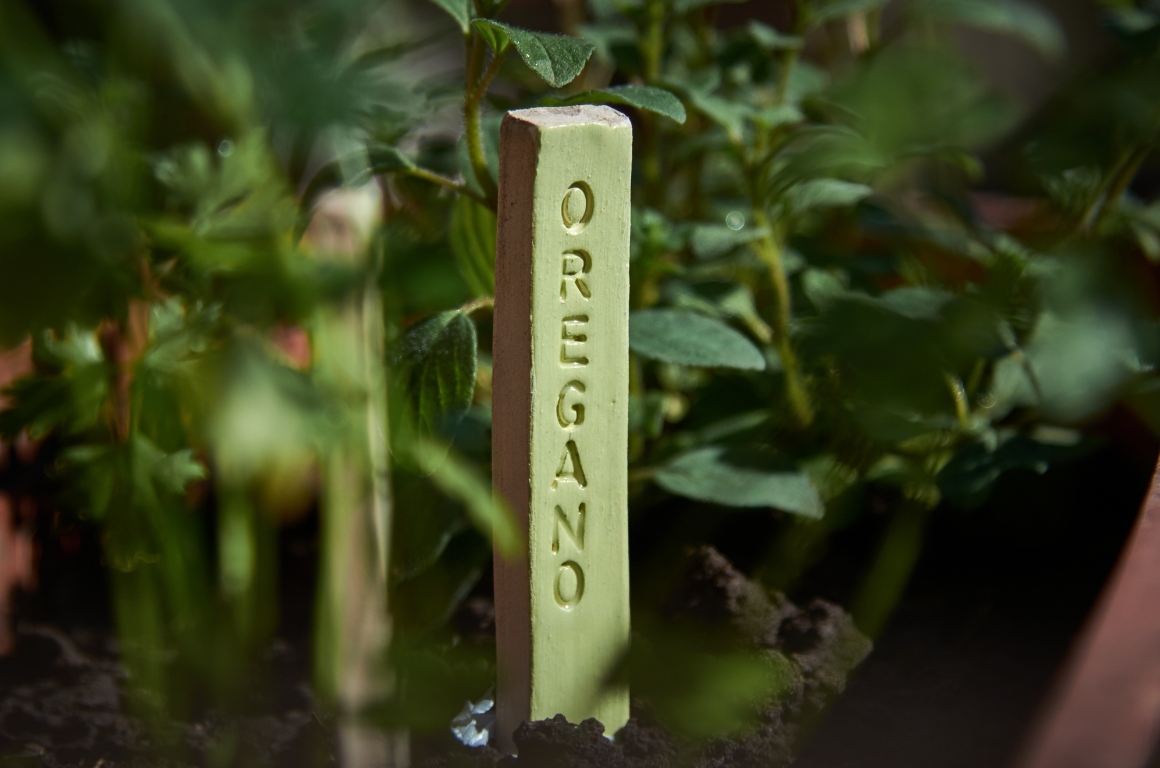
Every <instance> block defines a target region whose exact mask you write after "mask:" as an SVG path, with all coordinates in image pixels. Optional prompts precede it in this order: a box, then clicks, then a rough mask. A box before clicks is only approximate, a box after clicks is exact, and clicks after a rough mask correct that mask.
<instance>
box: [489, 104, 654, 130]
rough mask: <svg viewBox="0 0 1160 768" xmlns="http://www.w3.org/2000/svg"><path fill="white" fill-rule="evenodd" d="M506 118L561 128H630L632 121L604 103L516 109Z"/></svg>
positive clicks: (505, 117)
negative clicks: (599, 126)
mask: <svg viewBox="0 0 1160 768" xmlns="http://www.w3.org/2000/svg"><path fill="white" fill-rule="evenodd" d="M504 119H505V120H518V121H519V122H521V123H526V124H528V125H531V126H535V127H536V128H541V129H543V128H559V127H562V126H566V125H586V124H590V123H603V124H605V125H607V126H608V127H609V128H630V129H631V127H632V121H631V120H629V119H628V117H627V116H626V115H625V114H624V113H622V112H618V111H616V110H615V109H613V108H612V107H606V106H604V105H603V104H579V105H577V106H572V107H534V108H532V109H515V110H512V111H511V112H508V113H507V115H505V116H504Z"/></svg>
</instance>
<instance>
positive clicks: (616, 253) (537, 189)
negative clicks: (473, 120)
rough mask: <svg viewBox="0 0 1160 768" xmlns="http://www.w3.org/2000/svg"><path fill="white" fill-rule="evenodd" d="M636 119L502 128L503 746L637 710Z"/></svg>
mask: <svg viewBox="0 0 1160 768" xmlns="http://www.w3.org/2000/svg"><path fill="white" fill-rule="evenodd" d="M631 168H632V125H631V123H630V122H629V120H628V118H626V117H625V116H624V115H622V114H621V113H619V112H617V111H616V110H614V109H610V108H608V107H597V106H582V107H555V108H546V109H525V110H519V111H515V112H509V113H508V114H507V116H506V117H505V118H504V121H503V127H502V129H501V132H500V180H499V232H498V237H497V248H496V307H495V337H494V338H495V340H494V345H493V351H494V390H493V391H494V395H493V432H492V435H493V437H492V448H493V457H492V462H493V465H492V466H493V470H492V471H493V480H494V483H495V487H496V490H497V492H499V493H500V494H502V495H503V497H504V498H505V499H506V500H507V501H508V503H509V504H510V505H511V507H512V509H513V510H514V511H515V514H516V517H517V519H519V520H520V521H521V523H522V525H523V527H524V531H525V533H526V541H527V543H528V551H527V553H526V554H525V555H524V556H523V557H522V558H520V559H518V560H514V561H512V560H505V559H504V558H502V557H501V556H500V555H499V553H498V552H497V554H496V558H495V595H496V597H495V603H496V628H497V644H498V648H497V651H498V664H499V670H498V672H499V680H498V688H497V698H496V701H497V710H498V712H497V714H498V720H499V722H498V731H499V734H498V736H499V740H500V743H501V745H504V746H509V747H510V744H511V734H512V732H513V731H514V730H515V728H516V727H517V726H518V725H519V724H520V722H521V721H522V720H525V719H531V720H539V719H543V718H548V717H553V716H555V715H556V714H563V715H564V716H565V717H567V718H568V719H569V720H570V721H572V722H580V721H581V720H583V719H585V718H588V717H595V718H597V719H598V720H600V721H601V722H602V723H603V724H604V727H605V732H606V733H608V734H612V733H615V732H616V731H617V730H618V729H620V727H621V726H623V725H624V723H625V722H626V721H627V720H628V690H627V688H626V687H623V686H615V687H609V685H608V680H607V678H608V675H609V673H610V672H611V671H612V668H613V667H614V666H615V665H616V663H617V662H618V661H619V660H620V659H621V657H622V655H623V654H624V652H625V651H626V650H627V648H628V639H629V609H628V498H627V482H628V481H627V465H628V456H627V451H628V248H629V231H630V224H631V213H630V202H629V181H630V176H631Z"/></svg>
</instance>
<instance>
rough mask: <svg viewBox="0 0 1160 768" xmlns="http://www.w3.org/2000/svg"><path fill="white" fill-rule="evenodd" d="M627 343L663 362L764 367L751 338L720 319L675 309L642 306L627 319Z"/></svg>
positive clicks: (724, 366) (761, 368) (763, 358)
mask: <svg viewBox="0 0 1160 768" xmlns="http://www.w3.org/2000/svg"><path fill="white" fill-rule="evenodd" d="M628 339H629V346H630V347H632V350H633V351H634V352H636V353H637V354H640V355H644V356H645V357H649V358H652V359H654V360H660V361H662V362H665V363H676V364H677V365H691V366H696V367H699V368H739V369H741V370H746V371H762V370H765V357H764V356H763V355H762V354H761V350H759V349H758V348H757V347H756V346H754V344H753V342H751V341H750V340H749V339H747V338H745V336H743V335H741V334H740V333H738V332H737V331H735V330H733V329H732V328H730V327H729V326H728V325H726V324H725V323H723V322H721V321H720V320H714V319H712V318H709V317H705V316H704V315H699V314H697V313H695V312H688V311H685V310H679V309H645V310H640V311H638V312H633V313H632V314H631V315H630V316H629V319H628Z"/></svg>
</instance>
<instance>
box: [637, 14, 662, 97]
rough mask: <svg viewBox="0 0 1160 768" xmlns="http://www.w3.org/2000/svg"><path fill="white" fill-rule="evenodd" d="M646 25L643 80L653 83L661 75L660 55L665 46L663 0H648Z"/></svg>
mask: <svg viewBox="0 0 1160 768" xmlns="http://www.w3.org/2000/svg"><path fill="white" fill-rule="evenodd" d="M645 17H646V19H647V21H646V23H647V26H646V28H645V34H644V45H643V50H642V51H641V53H642V54H644V56H643V58H644V71H643V74H644V81H645V83H646V84H649V85H651V84H653V83H655V82H656V81H657V80H658V79H659V78H660V76H661V57H662V56H663V54H664V47H665V4H664V0H648V5H646V6H645Z"/></svg>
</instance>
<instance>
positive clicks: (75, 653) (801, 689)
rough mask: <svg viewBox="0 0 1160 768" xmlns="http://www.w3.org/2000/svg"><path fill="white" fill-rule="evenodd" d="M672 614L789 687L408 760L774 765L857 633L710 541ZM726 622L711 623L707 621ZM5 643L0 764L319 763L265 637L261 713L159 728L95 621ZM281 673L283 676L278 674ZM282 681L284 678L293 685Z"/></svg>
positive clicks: (846, 621) (505, 764)
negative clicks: (683, 719) (608, 728)
mask: <svg viewBox="0 0 1160 768" xmlns="http://www.w3.org/2000/svg"><path fill="white" fill-rule="evenodd" d="M664 614H665V619H666V620H667V621H669V622H671V623H672V624H673V625H674V626H685V627H686V628H694V627H697V628H701V629H704V630H710V629H712V630H714V637H715V638H716V639H717V642H722V643H725V644H727V645H729V646H732V647H736V648H748V649H750V650H752V651H754V652H758V653H770V654H774V653H776V654H781V655H782V656H784V657H785V658H787V659H789V661H790V663H791V664H792V667H793V669H794V670H795V672H796V675H797V679H796V683H795V684H794V685H792V686H790V687H789V690H788V691H786V690H784V689H779V690H776V691H770V692H769V695H768V697H767V700H766V702H765V703H764V704H762V705H761V712H760V716H759V717H758V718H757V719H756V721H755V722H754V723H753V724H752V725H751V726H750V727H749V728H748V729H747V731H746V732H744V733H742V734H740V735H739V736H737V737H736V738H731V739H717V740H714V741H711V742H708V743H705V742H692V741H688V740H684V739H681V738H679V737H677V736H675V735H674V734H672V733H671V732H670V731H668V730H666V729H665V728H664V727H663V726H661V725H659V724H658V723H657V721H656V719H655V718H654V717H653V715H652V714H651V713H650V711H649V707H648V704H647V702H640V701H638V702H635V703H634V709H635V713H634V717H633V718H632V720H630V722H629V723H628V725H626V726H625V727H624V728H623V729H622V730H621V731H620V732H619V733H618V734H617V736H616V739H615V740H612V739H608V738H606V737H605V736H604V726H603V725H601V724H600V723H599V722H597V721H596V720H586V721H584V722H583V723H580V724H573V723H569V722H567V721H566V720H564V718H563V717H562V716H557V717H555V718H552V719H550V720H541V721H537V722H531V723H529V722H525V723H523V724H522V725H521V726H520V727H519V729H518V730H517V731H516V733H515V736H514V741H515V743H516V746H517V748H518V753H519V756H518V757H513V756H506V755H504V754H503V753H501V752H499V751H498V750H496V749H493V748H490V747H483V748H475V749H473V748H469V747H465V746H463V745H462V744H460V743H459V742H458V741H456V740H454V739H453V738H452V737H451V735H450V733H449V732H444V733H442V734H438V735H435V736H428V737H423V736H418V735H416V737H415V739H414V749H415V760H414V764H415V765H416V766H417V767H418V768H453V767H454V768H485V767H486V768H525V767H531V768H678V767H683V766H689V768H726V767H730V768H781V767H782V766H787V765H789V764H790V762H791V760H792V745H793V743H794V740H795V736H796V734H797V733H798V731H799V730H800V728H801V726H802V724H803V723H806V722H808V721H809V720H810V719H812V718H813V717H815V716H816V714H817V713H818V712H819V711H820V710H821V708H822V707H823V706H824V704H825V703H826V702H827V701H828V700H830V699H831V698H832V697H833V696H835V695H836V694H837V693H839V692H840V691H841V690H842V688H843V687H844V686H845V682H846V676H847V675H848V673H849V672H850V671H851V670H852V669H853V668H854V667H855V666H856V665H857V664H858V663H859V662H860V661H861V660H862V659H863V658H864V657H865V656H866V654H867V653H868V652H869V650H870V643H869V641H868V640H866V638H865V637H863V636H862V635H861V634H859V633H858V631H857V630H856V629H855V628H854V626H853V623H852V621H851V620H850V618H849V616H847V615H846V614H845V613H844V612H843V611H842V610H841V609H840V608H838V607H837V606H835V605H833V604H832V603H827V602H825V601H823V600H815V601H814V602H813V603H811V604H810V605H809V606H807V607H806V608H799V607H798V606H796V605H794V604H792V603H790V602H789V601H788V600H786V599H784V598H783V597H781V596H778V595H772V596H771V595H768V594H767V593H766V592H765V590H764V589H762V588H761V587H760V586H759V585H757V584H756V583H754V582H752V581H750V580H749V579H747V578H745V576H744V575H742V574H741V573H740V572H739V571H737V570H736V569H735V568H734V567H733V566H732V564H730V562H729V561H728V560H727V559H726V558H725V557H724V556H723V555H721V554H720V553H719V552H718V551H717V550H715V549H713V548H712V547H708V546H705V547H701V548H699V549H696V550H693V551H690V553H689V556H688V562H687V571H686V575H685V578H684V580H683V581H682V583H681V586H680V588H679V589H678V590H677V591H676V592H675V593H674V594H673V596H672V598H671V599H670V601H669V602H668V603H667V605H666V606H665V611H664ZM456 621H457V623H458V624H461V625H463V627H461V629H463V630H464V632H465V634H472V633H474V634H478V633H480V632H483V633H487V632H488V631H490V632H494V613H493V611H491V610H490V608H489V606H488V605H487V604H486V601H483V600H481V599H479V598H476V599H473V600H471V601H468V602H467V603H465V604H464V606H463V608H462V609H461V611H460V615H459V616H458V617H457V619H456ZM722 627H724V628H727V629H726V632H725V633H723V634H722V633H721V632H720V631H719V630H720V629H721V628H722ZM16 648H17V650H16V652H15V653H14V654H12V655H10V656H7V657H3V658H0V690H3V696H2V698H0V766H4V767H5V768H7V767H8V766H25V765H27V766H44V768H66V767H69V768H71V767H73V766H82V765H83V766H90V765H94V764H99V765H100V766H101V768H119V766H133V767H134V768H146V767H147V766H164V768H185V766H193V765H207V764H213V763H214V762H215V755H217V754H218V753H219V752H222V751H226V752H233V753H235V754H236V755H241V756H243V758H244V760H243V763H244V764H246V765H277V766H294V765H303V766H305V765H320V764H328V763H333V761H334V758H333V752H334V747H333V730H332V728H331V726H330V724H328V723H327V722H325V721H323V720H322V719H320V718H319V716H318V715H317V714H316V712H315V709H314V706H313V702H312V700H311V696H310V690H309V686H308V685H307V683H306V674H305V665H303V664H301V663H300V662H301V659H300V658H297V654H296V651H295V650H294V649H292V648H291V647H290V646H289V645H288V644H286V643H279V644H277V646H276V647H275V649H274V650H273V652H272V654H271V656H272V658H271V659H270V660H269V662H270V664H271V667H272V671H273V672H274V673H275V676H277V677H279V678H280V679H281V680H282V681H284V682H283V685H282V686H281V691H280V693H279V695H278V696H277V698H276V699H274V700H269V701H265V702H263V704H264V705H265V706H264V708H263V709H264V711H262V712H261V713H260V714H250V715H245V716H239V715H228V716H227V715H225V714H223V713H220V712H215V711H212V710H210V711H206V712H203V713H201V714H200V715H199V716H197V717H195V718H191V719H190V720H189V721H187V722H167V723H164V724H161V725H160V730H159V729H158V728H159V726H158V724H157V723H155V722H147V721H146V720H144V719H143V718H142V717H141V716H139V715H135V714H131V711H132V708H131V707H129V706H128V703H127V699H126V685H125V684H126V679H125V674H124V671H123V669H122V668H121V666H120V664H119V663H118V661H117V648H116V645H115V643H114V642H113V641H112V640H111V639H110V636H109V635H108V634H107V633H92V632H83V631H75V632H74V633H73V634H72V635H71V636H70V635H68V634H66V633H64V632H63V631H61V630H59V629H57V628H54V627H52V626H48V625H40V624H29V623H24V624H22V625H20V626H19V628H18V642H17V645H16ZM286 681H291V682H289V683H287V682H286ZM293 681H298V682H297V683H294V682H293Z"/></svg>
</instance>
